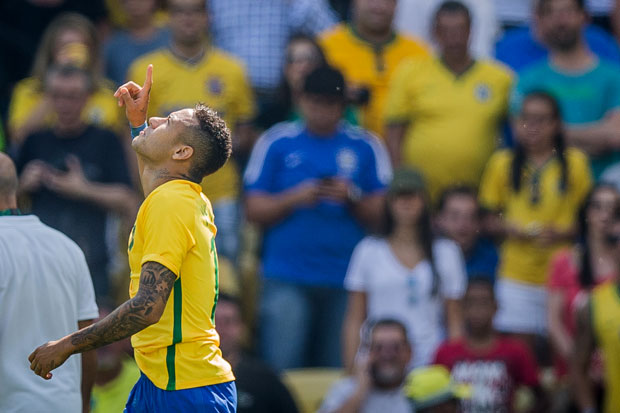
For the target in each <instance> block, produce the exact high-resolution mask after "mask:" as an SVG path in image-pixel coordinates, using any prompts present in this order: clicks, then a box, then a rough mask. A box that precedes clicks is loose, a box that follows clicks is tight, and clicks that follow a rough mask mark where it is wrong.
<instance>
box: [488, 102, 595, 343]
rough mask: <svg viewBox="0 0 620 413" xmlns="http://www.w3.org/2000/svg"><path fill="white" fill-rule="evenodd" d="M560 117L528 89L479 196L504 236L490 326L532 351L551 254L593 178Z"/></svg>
mask: <svg viewBox="0 0 620 413" xmlns="http://www.w3.org/2000/svg"><path fill="white" fill-rule="evenodd" d="M560 119H561V117H560V110H559V107H558V103H557V101H556V100H555V99H554V98H553V97H552V96H551V95H549V94H547V93H545V92H532V93H530V94H529V95H527V96H526V97H525V99H524V101H523V105H522V107H521V111H520V114H519V115H518V116H517V117H516V118H515V119H514V125H513V126H514V129H515V135H516V137H517V144H516V147H515V148H514V149H507V150H502V151H500V152H497V153H496V154H494V155H493V156H492V158H491V159H490V160H489V163H488V164H487V167H486V171H485V173H484V176H483V178H482V183H481V186H480V194H479V198H480V204H481V205H482V207H483V208H485V209H486V210H487V211H488V213H487V214H486V217H485V219H484V221H485V223H484V225H485V227H486V229H487V231H489V232H490V233H492V234H494V235H495V236H497V237H498V238H500V239H503V244H502V246H501V252H500V267H499V270H498V281H497V290H496V293H497V300H498V306H499V308H498V312H497V314H496V317H495V327H496V328H497V329H498V330H499V331H501V332H503V333H509V334H514V335H517V336H519V337H520V338H522V339H525V340H526V341H527V342H528V343H529V344H530V346H531V348H532V349H533V350H534V342H535V340H536V338H537V337H544V336H546V335H547V315H546V306H547V290H546V288H545V284H546V281H547V274H548V267H549V263H550V261H551V257H552V256H553V254H554V253H555V252H556V251H558V250H559V249H561V248H562V247H566V246H568V245H569V242H570V241H571V240H572V239H573V237H574V234H575V224H576V221H577V212H578V211H579V207H580V206H581V204H582V202H583V200H584V198H585V197H586V195H587V193H588V191H589V190H590V186H591V180H592V179H591V176H590V169H589V166H588V160H587V158H586V156H585V155H584V154H583V153H581V152H579V151H578V150H577V149H574V148H565V144H564V134H563V128H562V123H561V120H560ZM524 309H527V311H524ZM534 351H535V350H534Z"/></svg>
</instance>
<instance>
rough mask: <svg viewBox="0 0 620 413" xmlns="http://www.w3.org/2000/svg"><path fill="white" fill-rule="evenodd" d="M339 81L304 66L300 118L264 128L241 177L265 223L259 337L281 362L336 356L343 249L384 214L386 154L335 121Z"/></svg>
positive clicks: (251, 215)
mask: <svg viewBox="0 0 620 413" xmlns="http://www.w3.org/2000/svg"><path fill="white" fill-rule="evenodd" d="M344 88H345V83H344V79H343V77H342V74H341V73H340V72H338V71H336V70H335V69H332V68H329V67H320V68H317V69H315V70H314V71H312V72H311V73H310V74H308V76H307V77H306V80H305V82H304V88H303V92H302V97H301V99H300V102H299V105H300V110H301V113H302V118H303V119H304V121H303V122H287V123H280V124H278V125H276V126H274V127H273V128H271V129H269V130H268V131H267V132H265V134H264V135H263V136H262V137H261V138H260V139H259V140H258V142H257V143H256V145H255V147H254V150H253V152H252V155H251V157H250V161H249V163H248V167H247V169H246V173H245V177H244V183H245V189H246V196H247V198H246V208H247V216H248V219H249V220H251V221H253V222H255V223H257V224H259V225H261V226H262V227H263V229H264V241H263V251H262V253H263V255H262V260H263V261H262V273H263V275H264V286H263V294H262V297H261V305H260V318H261V320H260V326H261V343H260V344H261V349H262V353H263V357H264V358H265V359H266V360H267V361H268V362H269V363H271V364H272V365H273V366H274V367H275V368H277V369H286V368H293V367H302V366H308V365H322V366H339V365H340V357H339V353H340V346H339V338H340V334H339V332H340V328H341V323H342V317H343V314H344V310H345V308H344V307H345V303H346V294H345V291H344V289H343V280H344V276H345V273H346V270H347V266H348V263H349V258H350V256H351V253H352V252H353V249H354V247H355V245H356V244H357V243H358V242H359V241H360V240H361V239H362V237H363V236H364V235H365V229H364V227H365V226H366V227H371V228H372V227H375V228H376V226H377V225H378V223H380V222H381V218H382V216H383V205H384V204H383V202H384V189H385V187H386V185H387V183H388V182H389V180H390V177H391V172H392V171H391V167H390V163H389V158H388V155H387V152H386V150H385V148H384V146H383V144H382V143H381V142H380V141H379V140H378V139H377V138H375V137H374V136H372V135H370V134H369V133H367V132H365V131H363V130H362V129H358V128H354V127H352V126H350V125H348V124H346V123H344V122H343V123H341V121H340V119H341V117H342V114H343V111H344V108H345V90H344Z"/></svg>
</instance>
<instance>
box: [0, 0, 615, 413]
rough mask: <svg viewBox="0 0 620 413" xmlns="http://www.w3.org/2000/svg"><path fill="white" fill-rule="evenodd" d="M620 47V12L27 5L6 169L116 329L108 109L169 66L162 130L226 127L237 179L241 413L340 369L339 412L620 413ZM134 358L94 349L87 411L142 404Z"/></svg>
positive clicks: (124, 152) (509, 0)
mask: <svg viewBox="0 0 620 413" xmlns="http://www.w3.org/2000/svg"><path fill="white" fill-rule="evenodd" d="M25 22H29V24H24V23H25ZM619 39H620V1H613V0H607V1H604V0H599V1H596V0H590V1H585V0H493V1H492V0H463V1H452V0H448V1H443V0H351V1H343V0H331V1H328V0H294V1H290V0H261V1H259V0H167V1H160V0H105V1H104V0H96V1H95V0H93V1H88V2H83V1H78V0H7V1H5V2H3V3H2V4H1V5H0V44H2V47H1V48H0V61H1V62H2V63H0V115H1V116H0V151H3V152H6V153H7V154H9V155H10V156H11V158H12V159H13V160H14V162H15V165H16V168H17V172H18V175H19V181H20V185H19V188H18V190H17V194H18V202H19V207H20V209H21V210H22V211H23V212H27V213H32V214H34V215H36V216H38V217H39V218H40V220H41V221H42V222H43V223H44V224H46V225H49V226H51V227H52V228H55V229H57V230H59V231H61V232H62V233H64V234H65V235H67V236H68V237H69V238H71V239H72V240H73V241H75V242H76V243H77V245H78V246H79V247H80V248H81V249H82V251H83V253H84V256H85V260H86V264H87V266H88V270H89V272H90V275H91V279H92V282H93V285H94V293H95V296H96V299H97V303H98V304H99V306H100V313H101V315H103V314H104V313H105V311H108V310H109V309H108V310H106V308H108V307H112V308H113V306H114V303H116V302H118V301H119V300H121V301H122V300H123V299H124V297H125V296H126V294H127V293H126V291H127V286H128V283H129V277H128V276H127V273H128V270H127V268H128V265H127V257H126V253H125V252H124V251H125V250H126V247H127V240H128V238H129V233H130V232H131V226H132V225H133V221H134V219H135V216H136V213H137V210H138V207H139V205H140V202H141V200H142V199H143V197H142V194H141V189H140V184H139V182H138V179H137V165H136V161H135V156H134V155H133V153H131V149H130V135H129V128H128V125H127V122H126V121H125V120H124V118H123V116H122V110H121V108H119V107H118V105H117V102H116V99H115V98H114V97H113V95H112V93H113V92H112V90H114V89H115V88H116V87H117V86H118V85H119V84H121V83H122V82H125V81H127V80H133V81H135V82H137V83H141V82H142V80H143V78H144V73H145V72H146V67H147V66H148V65H149V64H152V65H153V73H154V75H153V78H154V82H153V88H152V91H151V94H150V105H149V113H148V116H149V117H150V116H161V117H166V116H167V115H168V114H169V113H171V112H173V111H176V110H179V109H181V108H185V107H193V106H194V105H195V104H196V103H197V102H203V103H205V104H206V105H208V106H209V107H211V108H213V109H214V110H216V111H217V112H218V113H219V115H220V116H221V117H222V118H223V119H224V120H225V121H226V123H227V125H228V127H229V128H230V130H231V132H232V136H233V147H234V151H233V157H232V158H231V160H230V161H229V162H228V163H227V164H226V165H225V166H224V167H223V168H222V169H221V170H219V171H218V172H216V173H215V174H213V175H210V176H208V177H207V178H205V179H204V180H203V182H202V183H201V185H202V188H203V192H204V193H205V195H207V197H208V198H209V199H210V201H211V203H212V205H213V210H214V214H215V224H216V226H217V229H218V230H217V238H216V240H217V247H218V252H219V255H220V260H221V261H222V268H226V269H227V270H226V271H223V273H222V277H223V279H222V282H221V288H222V295H221V297H220V303H219V305H218V310H217V312H216V314H215V319H216V325H217V328H218V330H220V336H221V345H222V351H223V353H224V356H225V357H226V358H227V359H228V360H229V361H230V362H231V364H232V366H233V369H234V371H235V373H236V375H237V385H238V388H239V411H241V412H260V411H269V412H296V411H298V407H296V405H295V401H294V399H293V397H292V396H291V394H289V392H288V391H287V389H286V387H285V385H284V384H283V383H282V382H281V381H280V378H279V376H278V374H279V373H281V372H283V371H288V370H290V369H296V368H307V367H333V368H341V369H342V371H343V374H345V375H346V378H344V379H343V380H341V381H339V382H337V383H336V384H335V385H334V387H333V388H332V389H331V390H330V391H329V392H328V393H327V395H326V398H325V400H324V402H323V404H322V406H320V411H321V412H356V411H360V412H377V411H386V412H387V411H389V412H408V411H411V406H412V405H413V406H416V407H415V408H416V411H425V410H424V409H430V410H428V411H433V410H432V408H433V407H432V406H433V404H432V403H430V401H429V400H431V399H429V397H428V394H426V393H424V391H425V389H427V390H428V389H431V388H432V386H433V385H437V386H439V387H438V388H440V390H441V391H443V392H444V393H445V395H446V398H445V399H441V400H439V402H441V403H444V402H445V403H444V404H445V406H447V409H450V408H451V407H450V406H452V407H454V408H456V407H457V406H458V405H459V403H456V402H455V401H456V400H460V399H463V401H462V402H461V403H460V406H461V407H460V408H461V409H462V411H464V412H483V411H489V412H490V411H512V409H513V406H515V405H516V404H518V403H517V402H518V401H519V400H518V399H519V397H517V396H516V395H518V394H521V393H520V391H521V390H523V389H524V388H525V389H527V390H526V392H525V393H526V394H529V397H526V403H525V404H526V405H528V406H529V408H530V409H532V410H533V411H554V412H564V411H577V410H575V409H579V408H580V409H581V410H582V411H584V412H585V411H588V412H592V411H596V410H588V409H595V408H598V409H600V411H605V412H609V413H611V412H615V411H617V409H619V408H620V404H619V403H620V400H618V397H619V396H618V395H620V367H619V366H620V362H619V361H618V358H617V357H618V354H620V336H618V335H617V334H616V335H615V336H614V334H613V332H612V330H613V327H614V326H620V301H619V300H618V296H617V295H614V288H616V287H617V285H618V284H619V283H620V273H619V272H620V250H619V248H620V247H619V245H620V242H619V241H620V226H619V225H620V224H619V222H620V47H619V44H618V41H619ZM2 125H4V127H2ZM0 212H2V211H0ZM1 215H2V214H1V213H0V216H1ZM0 229H1V226H0ZM256 234H258V236H256ZM247 257H253V259H251V260H247V259H246V258H247ZM248 262H249V263H251V265H250V266H249V267H248V265H246V264H247V263H248ZM0 281H1V277H0ZM2 287H3V286H2V285H0V290H1V289H2ZM51 291H53V290H51ZM108 304H109V305H108ZM603 308H604V309H603ZM3 327H4V325H2V324H0V328H3ZM1 335H2V331H0V336H1ZM130 350H131V349H130V347H127V345H126V343H120V344H115V345H113V346H110V347H109V348H104V349H101V350H100V351H99V360H100V362H99V365H98V374H97V378H96V380H95V388H94V390H93V393H92V400H91V406H92V410H93V411H95V412H107V411H116V410H117V409H118V407H116V406H121V405H122V400H123V399H126V397H127V395H128V393H129V390H130V388H131V386H132V385H133V382H135V380H136V379H137V376H138V375H139V372H138V369H137V367H136V366H135V363H134V362H133V359H132V357H131V354H130ZM7 354H10V353H7V352H5V351H4V350H2V349H0V356H2V357H7ZM0 364H1V360H0ZM437 365H440V366H443V367H439V366H437ZM429 366H430V367H429ZM411 371H413V374H412V376H411V377H410V380H409V381H407V379H406V377H407V374H408V373H409V372H411ZM447 375H449V376H450V377H451V378H449V377H448V376H447ZM444 376H445V377H444ZM429 383H430V384H429ZM427 384H428V386H430V387H425V386H426V385H427ZM461 384H466V385H469V386H470V387H468V388H467V389H465V388H460V387H458V386H459V385H461ZM442 386H443V387H442ZM442 389H443V390H442ZM594 389H597V391H594ZM598 390H601V391H600V392H599V391H598ZM428 391H431V390H428ZM433 391H434V390H433ZM599 393H601V394H602V396H600V397H599V396H598V394H599ZM439 402H438V403H439ZM429 403H430V404H429ZM445 406H444V407H445ZM316 407H317V408H319V406H316ZM115 409H116V410H115ZM571 409H573V410H571ZM437 411H439V410H437ZM442 411H443V410H442ZM445 411H453V410H445ZM454 411H456V410H454Z"/></svg>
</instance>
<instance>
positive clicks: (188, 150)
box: [172, 145, 194, 161]
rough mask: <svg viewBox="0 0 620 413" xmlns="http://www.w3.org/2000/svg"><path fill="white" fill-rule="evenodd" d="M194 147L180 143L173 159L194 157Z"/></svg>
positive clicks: (179, 159) (181, 159)
mask: <svg viewBox="0 0 620 413" xmlns="http://www.w3.org/2000/svg"><path fill="white" fill-rule="evenodd" d="M193 154H194V148H192V147H191V146H189V145H179V146H177V147H176V149H175V150H174V153H173V154H172V159H174V160H176V161H185V160H188V159H189V158H191V157H192V155H193Z"/></svg>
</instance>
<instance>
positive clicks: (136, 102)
mask: <svg viewBox="0 0 620 413" xmlns="http://www.w3.org/2000/svg"><path fill="white" fill-rule="evenodd" d="M152 86H153V65H148V67H147V68H146V78H145V79H144V85H143V86H140V85H138V84H137V83H135V82H127V83H125V84H123V85H121V86H120V87H119V88H118V89H116V92H114V97H115V98H117V99H118V105H119V106H125V115H126V116H127V120H128V121H129V124H130V125H131V127H132V128H137V127H139V126H142V125H144V122H146V114H147V112H148V108H149V95H150V93H151V87H152Z"/></svg>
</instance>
